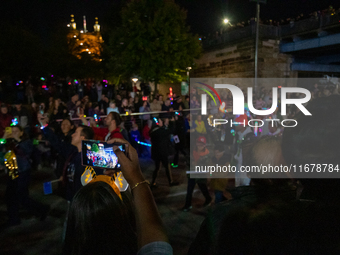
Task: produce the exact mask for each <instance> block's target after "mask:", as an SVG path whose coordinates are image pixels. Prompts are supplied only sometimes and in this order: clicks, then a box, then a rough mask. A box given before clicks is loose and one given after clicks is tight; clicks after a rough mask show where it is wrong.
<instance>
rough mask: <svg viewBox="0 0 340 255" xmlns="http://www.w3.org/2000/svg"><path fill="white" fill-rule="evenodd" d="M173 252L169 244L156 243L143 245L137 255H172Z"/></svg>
mask: <svg viewBox="0 0 340 255" xmlns="http://www.w3.org/2000/svg"><path fill="white" fill-rule="evenodd" d="M172 254H173V250H172V247H171V245H170V244H169V243H167V242H162V241H157V242H152V243H148V244H146V245H144V246H143V247H142V248H141V249H140V250H139V251H138V253H137V255H172Z"/></svg>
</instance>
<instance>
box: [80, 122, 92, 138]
mask: <svg viewBox="0 0 340 255" xmlns="http://www.w3.org/2000/svg"><path fill="white" fill-rule="evenodd" d="M79 127H80V128H82V129H81V133H80V134H81V135H82V136H84V137H85V139H93V137H94V132H93V129H92V128H91V127H88V126H83V125H81V126H79Z"/></svg>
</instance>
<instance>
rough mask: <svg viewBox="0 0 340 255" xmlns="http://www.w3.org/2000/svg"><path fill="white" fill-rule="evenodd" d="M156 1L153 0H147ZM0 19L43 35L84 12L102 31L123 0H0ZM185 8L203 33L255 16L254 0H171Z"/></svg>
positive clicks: (282, 8) (293, 5)
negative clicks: (98, 23) (226, 21)
mask: <svg viewBox="0 0 340 255" xmlns="http://www.w3.org/2000/svg"><path fill="white" fill-rule="evenodd" d="M150 1H156V0H150ZM0 2H1V3H0V13H1V15H0V21H1V24H2V25H3V24H4V22H12V23H16V24H17V25H19V26H22V27H24V28H25V29H29V30H31V31H34V32H36V33H38V34H39V35H41V36H45V35H47V34H48V33H49V32H51V31H52V30H53V29H57V28H58V27H59V26H66V24H67V23H68V22H69V20H70V14H75V18H76V22H77V25H78V28H79V27H80V26H81V24H82V16H83V15H86V16H87V24H88V30H89V31H92V30H93V24H94V17H96V16H98V17H99V22H100V24H101V25H102V27H103V29H104V31H105V25H107V26H109V25H110V26H114V24H115V20H116V19H117V17H118V15H119V10H120V8H121V6H122V4H123V3H124V2H125V1H124V0H1V1H0ZM175 2H176V3H178V4H179V5H180V6H181V7H183V8H184V9H186V10H187V11H188V18H187V24H188V25H189V26H190V27H191V31H192V32H193V33H196V34H199V35H207V34H209V33H213V32H214V31H217V30H219V29H220V27H221V25H222V21H223V18H225V17H227V18H228V19H229V20H231V22H232V23H237V22H240V21H247V20H248V19H249V18H251V17H253V16H255V10H256V4H255V3H253V2H249V0H175ZM267 2H268V3H267V4H266V5H261V18H263V19H273V20H276V19H281V18H288V17H296V16H297V15H298V14H300V13H304V14H308V13H310V12H312V11H315V10H321V9H325V8H327V7H328V6H329V5H333V7H335V8H339V7H340V2H339V0H322V1H320V0H268V1H267Z"/></svg>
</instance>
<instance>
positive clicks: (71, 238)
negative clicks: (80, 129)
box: [63, 138, 173, 255]
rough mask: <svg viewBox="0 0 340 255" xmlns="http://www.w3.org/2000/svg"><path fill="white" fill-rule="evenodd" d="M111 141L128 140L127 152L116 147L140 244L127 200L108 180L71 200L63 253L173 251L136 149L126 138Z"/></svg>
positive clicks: (169, 254)
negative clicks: (114, 189)
mask: <svg viewBox="0 0 340 255" xmlns="http://www.w3.org/2000/svg"><path fill="white" fill-rule="evenodd" d="M108 143H111V144H112V143H120V144H121V143H123V144H125V148H126V154H125V152H122V151H121V150H120V149H119V148H118V147H117V146H115V145H114V146H113V150H114V153H115V154H116V155H117V157H118V161H119V163H120V164H121V168H122V173H123V175H124V177H125V178H126V180H127V182H128V183H129V185H130V187H131V192H132V197H133V204H134V216H135V221H136V229H137V244H136V239H135V234H134V228H133V226H132V225H131V221H129V220H128V216H127V215H128V212H127V210H128V208H126V206H125V204H124V202H122V200H121V199H119V197H118V195H117V194H116V193H115V192H114V191H113V188H111V187H110V186H109V185H108V184H107V182H106V181H105V182H104V181H99V182H94V183H92V182H90V183H89V184H87V185H86V186H85V187H83V188H82V189H80V190H79V191H78V193H77V194H76V196H75V198H74V200H73V202H72V206H71V210H70V214H69V221H68V224H67V225H68V227H67V231H66V239H65V245H64V247H63V254H99V255H104V254H137V250H138V255H146V254H148V255H151V254H152V255H172V254H173V251H172V247H171V245H170V244H169V243H168V238H167V235H166V233H165V229H164V227H163V224H162V220H161V218H160V215H159V212H158V210H157V207H156V204H155V201H154V198H153V195H152V193H151V190H150V187H149V185H148V181H147V180H145V178H144V176H143V174H142V172H141V169H140V166H139V161H138V154H137V152H136V150H135V149H134V148H133V147H132V146H131V145H130V144H129V143H128V142H127V141H125V140H123V139H117V138H114V139H112V140H110V141H108ZM80 212H81V213H80ZM136 246H138V248H137V250H134V247H136Z"/></svg>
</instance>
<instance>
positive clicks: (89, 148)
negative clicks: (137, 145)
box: [81, 140, 126, 171]
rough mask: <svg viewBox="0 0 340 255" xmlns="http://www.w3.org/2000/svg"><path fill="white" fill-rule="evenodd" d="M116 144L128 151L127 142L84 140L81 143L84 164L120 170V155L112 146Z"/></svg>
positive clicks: (122, 149)
mask: <svg viewBox="0 0 340 255" xmlns="http://www.w3.org/2000/svg"><path fill="white" fill-rule="evenodd" d="M114 145H116V146H117V147H118V148H119V149H120V150H121V151H123V152H124V153H126V150H125V144H123V143H113V144H107V143H106V142H102V141H96V140H83V141H82V145H81V160H82V165H83V166H92V167H93V168H106V169H107V168H109V169H114V170H117V171H120V170H121V167H120V164H119V162H118V157H117V155H116V154H115V153H114V151H113V148H112V147H113V146H114Z"/></svg>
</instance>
